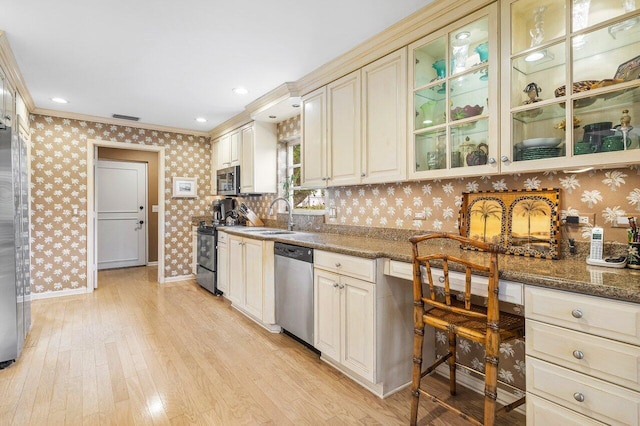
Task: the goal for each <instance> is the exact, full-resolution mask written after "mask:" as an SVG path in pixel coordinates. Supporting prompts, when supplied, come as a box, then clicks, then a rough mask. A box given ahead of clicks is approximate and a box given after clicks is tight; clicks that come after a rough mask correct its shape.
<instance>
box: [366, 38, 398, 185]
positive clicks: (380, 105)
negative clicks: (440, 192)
mask: <svg viewBox="0 0 640 426" xmlns="http://www.w3.org/2000/svg"><path fill="white" fill-rule="evenodd" d="M406 56H407V51H406V49H404V48H403V49H401V50H399V51H397V52H394V53H392V54H390V55H387V56H385V57H384V58H381V59H379V60H377V61H375V62H373V63H372V64H370V65H367V66H366V67H364V68H363V69H362V81H363V94H362V95H363V96H362V99H363V108H364V110H363V111H364V114H363V132H364V148H363V167H362V173H364V175H365V176H364V177H362V182H363V183H377V182H391V181H396V180H403V179H406V177H407V159H406V152H407V149H406V145H407V133H406V122H407V121H406V103H407V60H406Z"/></svg>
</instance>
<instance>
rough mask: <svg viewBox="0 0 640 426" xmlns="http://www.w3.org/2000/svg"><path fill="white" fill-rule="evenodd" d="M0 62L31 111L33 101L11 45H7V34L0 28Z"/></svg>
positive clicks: (33, 107) (33, 106)
mask: <svg viewBox="0 0 640 426" xmlns="http://www.w3.org/2000/svg"><path fill="white" fill-rule="evenodd" d="M0 64H2V69H3V70H4V72H5V73H6V74H7V78H8V79H9V81H10V82H11V85H12V86H14V87H15V88H16V90H17V91H18V92H19V93H20V96H22V100H23V101H24V103H25V105H26V106H27V109H28V110H29V111H33V110H34V109H35V107H36V106H35V104H34V103H33V98H32V97H31V93H30V92H29V89H28V88H27V85H26V84H25V82H24V79H23V78H22V73H21V72H20V68H18V63H17V62H16V58H15V56H13V51H12V50H11V46H9V40H7V34H6V33H5V32H4V31H2V30H0Z"/></svg>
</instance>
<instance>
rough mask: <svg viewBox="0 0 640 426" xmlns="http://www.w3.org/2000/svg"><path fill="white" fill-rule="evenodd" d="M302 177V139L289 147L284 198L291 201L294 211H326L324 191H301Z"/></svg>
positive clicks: (290, 143) (292, 142) (293, 142)
mask: <svg viewBox="0 0 640 426" xmlns="http://www.w3.org/2000/svg"><path fill="white" fill-rule="evenodd" d="M301 176H302V165H301V153H300V139H296V140H294V141H291V142H289V144H288V145H287V179H286V180H285V182H284V185H283V189H284V196H285V197H286V198H288V199H289V201H291V205H292V206H293V208H294V209H304V210H324V195H325V194H324V189H301V188H300V179H301Z"/></svg>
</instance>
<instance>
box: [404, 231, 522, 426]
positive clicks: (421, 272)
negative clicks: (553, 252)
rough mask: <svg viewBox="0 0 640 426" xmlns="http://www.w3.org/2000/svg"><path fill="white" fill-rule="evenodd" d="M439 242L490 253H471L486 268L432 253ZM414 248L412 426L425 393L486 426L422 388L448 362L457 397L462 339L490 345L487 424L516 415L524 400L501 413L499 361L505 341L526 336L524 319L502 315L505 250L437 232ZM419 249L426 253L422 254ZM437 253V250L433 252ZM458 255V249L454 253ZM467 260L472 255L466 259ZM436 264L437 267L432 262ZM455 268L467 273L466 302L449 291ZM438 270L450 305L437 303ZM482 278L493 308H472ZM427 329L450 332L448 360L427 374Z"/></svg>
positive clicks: (418, 240)
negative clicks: (474, 283) (474, 285)
mask: <svg viewBox="0 0 640 426" xmlns="http://www.w3.org/2000/svg"><path fill="white" fill-rule="evenodd" d="M434 239H441V240H442V239H446V240H455V241H458V242H460V243H461V244H462V245H464V246H470V247H473V248H477V249H481V250H483V251H484V252H485V253H471V252H470V255H471V256H469V257H473V258H475V257H477V256H479V258H478V260H479V261H482V258H485V259H486V260H485V262H483V263H484V264H479V263H475V262H472V261H469V260H465V259H463V258H462V256H460V255H454V254H446V253H428V250H426V248H427V247H426V246H427V244H420V243H422V242H424V241H428V240H434ZM409 241H410V242H411V244H412V245H413V299H414V347H413V381H412V385H411V393H412V401H411V424H412V425H415V424H416V421H417V416H418V402H419V398H420V394H422V395H425V396H427V397H428V398H429V399H431V400H432V401H434V402H437V403H438V404H440V405H442V406H443V407H445V408H447V409H448V410H450V411H453V412H455V413H457V414H459V415H460V416H462V417H463V418H465V419H467V420H469V421H470V422H471V423H473V424H476V425H482V424H483V423H481V422H480V421H478V420H476V419H475V418H473V417H471V416H469V415H467V414H465V413H463V412H462V411H461V410H459V409H457V408H456V407H454V406H453V405H450V404H449V403H447V402H446V401H444V400H443V399H440V398H438V397H437V396H435V395H432V394H430V393H428V392H427V391H425V390H424V389H422V388H421V387H420V384H421V379H422V378H423V377H424V376H426V375H427V374H430V373H431V372H433V371H434V370H435V369H436V367H437V366H439V365H440V364H442V363H444V362H446V361H448V363H449V376H450V377H449V392H450V393H451V395H455V394H456V336H461V337H464V338H466V339H470V340H472V341H474V342H479V343H482V344H484V345H485V353H486V356H485V391H484V394H485V397H484V425H487V426H490V425H493V424H494V420H495V416H496V413H497V412H499V411H502V410H504V411H510V410H511V409H513V408H515V407H517V406H518V405H520V404H522V403H523V402H524V398H522V399H520V400H518V401H515V402H514V403H512V404H509V405H507V406H504V407H502V408H501V409H500V410H497V411H496V396H497V381H498V360H499V357H498V355H499V350H500V342H501V341H505V340H508V339H512V338H517V337H522V336H523V335H524V318H521V317H519V316H517V315H511V314H506V313H502V314H501V313H500V311H499V308H498V271H499V270H498V253H500V252H503V251H504V249H503V248H502V247H499V246H496V245H494V244H488V243H484V242H481V241H476V240H471V239H469V238H465V237H461V236H459V235H455V234H447V233H433V234H428V235H417V236H413V237H411V238H410V239H409ZM419 246H420V248H421V249H422V251H423V252H427V253H426V254H420V252H419ZM431 247H435V245H431ZM431 251H432V250H431ZM452 251H453V252H457V251H458V249H457V248H453V249H452ZM465 257H466V256H465ZM432 262H433V263H432ZM450 265H452V266H453V267H454V268H455V269H457V270H459V271H461V272H464V273H465V278H466V279H465V290H464V300H463V301H458V300H457V299H456V297H455V296H454V297H452V296H451V293H450V286H449V270H450ZM432 267H437V268H442V271H443V272H444V282H443V285H444V299H445V301H444V302H439V301H437V300H436V291H435V288H434V283H433V277H432V274H431V269H432ZM473 273H475V274H480V275H485V276H488V278H489V283H488V289H487V290H488V293H487V294H488V302H487V306H486V307H484V306H477V305H473V304H471V275H472V274H473ZM423 276H424V277H425V278H426V280H427V283H428V288H429V290H428V291H429V295H428V297H424V296H423V292H422V287H423ZM425 326H432V327H435V328H436V329H440V330H444V331H446V332H447V333H448V337H449V352H448V354H447V355H445V356H443V357H442V358H440V359H438V360H436V362H435V363H434V364H433V365H431V366H430V367H428V368H427V369H426V370H425V371H424V372H423V371H422V350H423V349H422V347H423V341H424V330H425Z"/></svg>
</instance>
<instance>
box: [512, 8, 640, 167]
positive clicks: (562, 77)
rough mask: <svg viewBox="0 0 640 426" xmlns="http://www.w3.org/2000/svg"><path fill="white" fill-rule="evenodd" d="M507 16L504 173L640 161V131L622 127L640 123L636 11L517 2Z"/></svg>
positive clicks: (639, 40)
mask: <svg viewBox="0 0 640 426" xmlns="http://www.w3.org/2000/svg"><path fill="white" fill-rule="evenodd" d="M501 10H502V17H501V22H502V25H503V27H502V34H503V38H502V46H501V50H502V52H503V64H502V74H503V78H502V80H503V81H504V85H503V87H502V89H501V104H502V106H503V108H502V115H501V123H502V126H501V130H502V135H501V171H502V172H505V173H514V172H517V173H520V172H528V171H536V170H549V169H566V168H582V167H588V166H597V167H602V166H607V165H616V166H618V165H623V164H636V163H637V162H638V161H640V145H639V137H640V132H638V130H637V127H638V126H635V127H636V129H633V127H634V126H633V122H631V126H629V125H628V124H629V123H627V125H626V126H625V125H623V124H622V121H624V119H623V117H624V116H625V114H627V115H630V117H631V118H632V119H633V120H637V118H638V117H639V116H640V106H639V105H640V80H638V79H637V77H638V49H639V48H640V26H638V22H639V21H640V10H639V9H636V7H635V2H629V1H623V2H620V1H598V2H594V1H588V0H563V1H554V2H532V1H529V0H517V1H505V2H504V3H503V7H502V9H501ZM624 111H627V113H625V112H624ZM605 139H607V141H605Z"/></svg>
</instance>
